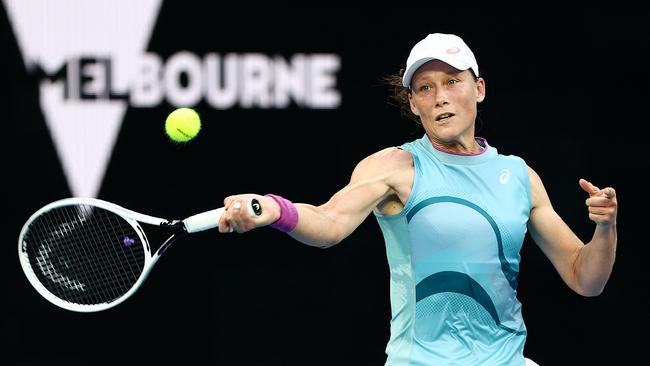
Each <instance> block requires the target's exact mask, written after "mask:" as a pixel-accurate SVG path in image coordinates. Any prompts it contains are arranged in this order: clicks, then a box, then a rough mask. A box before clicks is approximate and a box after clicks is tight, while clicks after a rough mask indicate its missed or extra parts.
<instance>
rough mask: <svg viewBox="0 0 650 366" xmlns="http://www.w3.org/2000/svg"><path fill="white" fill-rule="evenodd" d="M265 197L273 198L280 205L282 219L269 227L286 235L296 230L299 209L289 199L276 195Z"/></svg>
mask: <svg viewBox="0 0 650 366" xmlns="http://www.w3.org/2000/svg"><path fill="white" fill-rule="evenodd" d="M265 196H267V197H271V198H273V199H274V200H275V202H277V203H278V205H280V218H279V219H277V220H276V221H275V222H274V223H272V224H271V225H269V226H271V227H272V228H274V229H278V230H280V231H282V232H285V233H288V232H290V231H292V230H293V229H295V228H296V225H298V209H296V206H294V205H293V203H292V202H291V201H289V200H288V199H286V198H284V197H280V196H278V195H275V194H267V195H265Z"/></svg>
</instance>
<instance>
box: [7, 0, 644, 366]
mask: <svg viewBox="0 0 650 366" xmlns="http://www.w3.org/2000/svg"><path fill="white" fill-rule="evenodd" d="M405 9H406V5H403V4H400V5H399V6H396V7H394V8H389V9H384V10H383V11H382V12H381V13H380V12H377V13H375V14H371V13H369V12H365V11H349V10H343V9H331V8H328V7H325V6H321V7H319V6H315V7H314V8H313V9H309V10H307V9H295V10H292V12H291V13H289V14H287V12H288V10H286V9H285V10H281V9H270V8H266V9H255V8H254V7H252V6H251V7H250V8H248V9H246V8H245V7H241V8H239V9H236V10H233V9H222V7H221V5H220V3H218V2H195V3H190V2H186V1H182V2H180V1H179V2H171V1H169V2H164V3H163V4H162V6H161V8H160V12H159V14H158V17H157V21H156V23H155V28H154V30H153V33H152V36H151V40H150V42H149V45H148V47H147V51H149V52H155V53H157V54H159V55H161V57H163V59H164V58H165V57H167V56H169V55H171V54H174V53H176V52H178V51H180V50H189V51H191V52H193V53H195V54H197V55H204V54H206V53H208V52H217V53H228V52H234V53H247V52H257V53H263V54H267V55H291V54H294V53H306V54H310V53H332V54H338V55H340V58H341V67H340V70H339V71H338V72H337V74H336V77H337V78H336V82H337V85H336V87H337V89H338V90H339V91H340V92H341V96H342V100H341V105H340V107H339V108H336V109H307V108H300V107H298V106H295V105H294V106H292V107H291V108H288V109H273V108H271V109H261V108H254V109H244V108H239V107H234V108H230V109H226V110H217V109H214V108H211V107H210V106H209V105H208V104H207V103H205V102H204V101H202V102H201V103H199V104H197V105H195V106H194V107H195V108H196V109H197V110H198V111H199V112H200V113H201V115H202V119H203V122H204V128H203V131H202V132H201V134H200V135H199V137H197V139H196V140H194V141H192V142H191V143H190V144H188V145H184V146H176V145H172V144H170V143H169V142H168V141H167V140H166V138H165V136H164V134H163V132H162V126H163V122H164V118H165V116H166V115H167V113H169V111H171V109H173V107H174V106H172V105H170V104H167V103H163V104H161V105H160V106H157V107H156V108H135V107H133V108H129V109H128V110H127V112H126V114H125V116H124V118H123V124H122V127H121V130H120V133H119V136H118V139H117V142H116V145H115V147H114V149H113V153H112V156H111V160H110V164H109V166H108V168H107V171H106V176H105V178H104V180H103V183H102V185H101V189H100V192H99V194H98V197H99V198H102V199H106V200H109V201H112V202H115V203H118V204H121V205H123V206H126V207H129V208H131V209H133V210H136V211H139V212H143V213H148V214H151V215H155V216H161V217H183V216H187V215H190V214H193V213H197V212H200V211H203V210H207V209H210V208H215V207H218V206H221V204H222V200H223V198H224V197H225V196H227V195H229V194H234V193H241V192H257V193H271V192H272V193H277V194H281V195H284V196H286V197H288V198H290V199H291V200H293V201H296V202H309V203H313V204H320V203H324V202H325V201H326V200H327V199H328V198H329V197H330V196H331V195H332V194H333V193H334V192H336V191H337V190H338V189H339V188H341V187H343V186H344V185H345V184H346V183H347V181H348V179H349V177H350V173H351V172H352V169H353V168H354V166H355V165H356V163H357V162H358V161H359V160H360V159H362V158H363V157H365V156H367V155H369V154H371V153H372V152H374V151H377V150H379V149H382V148H384V147H387V146H393V145H399V144H401V143H403V142H406V141H410V140H413V139H415V138H418V137H420V136H421V134H422V131H421V130H418V128H417V126H415V125H414V124H413V123H412V122H410V121H407V120H404V119H402V118H401V117H400V115H399V112H398V110H397V109H396V108H395V107H393V106H391V105H389V103H388V95H389V91H388V89H387V88H386V87H385V86H383V85H382V83H381V78H382V77H383V76H385V75H386V74H388V73H392V72H395V71H397V70H398V69H399V68H400V67H402V66H403V64H404V62H405V60H406V58H407V56H408V52H409V51H410V48H411V47H412V45H413V44H414V43H415V42H417V41H418V40H420V39H421V38H423V37H424V36H425V35H426V34H428V33H432V32H449V33H456V34H458V35H461V36H462V37H463V38H464V39H465V40H466V41H467V43H468V44H469V45H470V47H471V48H472V49H473V50H474V52H475V54H476V55H477V58H478V62H479V66H480V68H481V72H482V74H483V77H484V78H485V79H486V82H487V99H486V100H485V102H484V103H483V104H481V105H480V117H481V120H482V128H481V130H480V131H479V132H478V134H479V135H481V136H484V137H486V138H487V139H488V141H489V142H490V144H491V145H493V146H496V147H497V148H498V149H499V152H501V153H504V154H514V155H518V156H521V157H523V158H524V159H525V160H526V161H527V162H528V164H529V165H530V166H531V167H533V168H534V169H535V170H536V171H537V172H538V173H539V174H540V176H541V177H542V179H543V181H544V183H545V186H546V189H547V190H548V192H549V195H550V197H551V199H552V201H553V203H554V207H555V209H556V210H557V211H558V212H559V213H560V215H561V216H562V217H563V218H564V219H565V221H566V222H567V223H568V224H569V225H570V226H571V227H572V228H573V229H574V231H575V232H576V234H577V235H578V236H579V237H580V238H581V239H583V240H584V241H588V240H589V239H590V238H591V235H592V233H593V228H594V225H593V223H592V222H591V221H589V220H588V217H587V213H586V209H585V206H584V200H585V199H586V195H585V194H584V193H583V192H582V191H581V189H580V187H579V186H578V179H579V178H581V177H584V178H587V179H589V180H591V181H593V182H594V183H595V184H596V185H599V186H607V185H610V186H613V187H615V188H616V189H617V191H618V197H619V202H620V209H619V222H618V229H619V246H618V254H617V262H616V265H615V268H614V271H613V274H612V277H611V279H610V282H609V283H608V285H607V287H606V289H605V291H604V292H603V294H601V295H600V296H598V297H594V298H585V297H581V296H579V295H577V294H575V293H573V292H572V291H571V290H570V289H569V288H568V287H566V285H565V284H564V283H563V282H562V280H561V279H560V277H559V276H558V275H557V273H556V272H555V270H554V268H553V267H552V265H551V264H550V262H549V261H548V260H547V259H546V258H545V257H544V255H543V254H542V253H541V251H540V250H539V249H538V248H537V247H536V246H535V244H534V243H533V242H532V241H531V240H530V238H527V239H526V241H525V243H524V246H523V249H522V264H521V273H520V278H519V293H518V294H519V298H520V300H521V302H522V303H523V314H524V317H525V320H526V324H527V327H528V333H529V336H528V342H527V344H526V354H527V355H528V357H530V358H532V359H534V360H536V361H537V362H538V363H540V364H541V365H545V366H548V365H609V364H613V363H615V362H617V361H620V360H621V359H628V360H634V362H630V364H639V363H638V362H640V360H642V359H643V358H644V356H643V354H644V347H645V346H646V345H647V344H648V340H649V339H648V335H647V329H648V327H649V326H650V324H649V323H648V306H649V305H650V302H649V300H648V296H647V291H648V275H647V271H646V270H645V268H646V267H645V265H646V260H647V256H648V254H649V253H648V250H647V240H646V236H645V235H642V230H643V228H642V225H643V224H644V222H645V216H646V209H645V206H646V205H643V203H644V201H645V199H646V196H647V187H645V186H646V184H645V182H644V180H643V178H641V177H640V176H639V175H640V174H641V172H643V171H644V170H646V169H645V168H646V166H647V164H646V163H645V158H644V155H643V154H645V151H646V149H647V147H646V143H645V142H646V139H647V137H646V135H645V132H643V131H644V130H645V127H646V124H647V122H648V117H647V114H646V109H647V102H648V97H649V96H650V93H649V92H648V90H650V89H649V88H648V81H649V80H648V72H647V65H648V64H649V62H648V61H649V60H648V56H647V55H648V52H650V47H649V46H650V44H649V42H648V38H647V36H648V31H647V24H648V21H650V13H648V12H647V11H642V10H640V9H632V8H627V7H622V6H619V7H609V6H608V7H605V6H597V5H591V6H589V7H586V8H582V9H581V10H580V11H574V12H568V11H561V12H560V11H558V10H557V8H554V9H551V8H531V9H529V10H520V9H512V8H507V7H505V6H502V7H489V8H488V7H484V8H480V9H479V8H470V7H467V8H464V9H451V8H448V7H443V8H441V7H438V6H437V5H436V4H433V3H432V4H431V8H426V7H423V8H421V9H411V10H409V11H407V10H405ZM294 11H295V12H294ZM18 47H19V46H18V43H17V41H16V37H15V35H14V32H13V29H12V27H11V25H10V22H9V20H8V16H7V11H6V9H5V8H4V7H1V8H0V50H1V57H0V59H1V62H2V63H1V67H0V75H1V76H0V80H2V88H1V89H0V93H2V94H1V98H0V105H1V106H2V107H3V108H2V111H3V117H2V124H3V131H4V138H3V140H4V141H3V144H2V146H3V150H4V149H6V151H4V154H3V156H4V159H3V162H4V169H3V179H2V181H3V182H4V183H3V186H4V187H5V188H4V192H5V193H4V196H5V199H3V203H4V204H3V212H4V213H3V217H4V222H3V225H2V226H3V230H2V235H3V237H2V240H1V241H0V243H2V245H1V250H2V252H1V254H0V261H1V262H0V271H1V273H2V275H1V276H0V285H1V287H2V289H3V290H2V293H3V294H2V300H0V314H1V315H0V337H2V339H1V341H0V348H3V349H4V350H3V351H2V352H1V353H0V364H6V365H37V364H43V363H44V362H47V363H48V364H50V365H113V364H117V363H121V364H124V363H125V362H126V363H127V364H136V363H141V362H142V363H147V364H157V365H171V364H192V365H208V364H210V365H382V364H383V362H384V360H385V354H384V347H385V344H386V342H387V340H388V336H389V332H388V329H389V319H390V308H389V302H388V295H389V293H388V267H387V263H386V255H385V249H384V246H383V241H382V237H381V233H380V231H379V227H378V226H377V224H376V221H375V220H374V218H372V217H370V218H368V219H367V220H366V221H365V222H364V223H363V224H362V225H361V226H360V227H359V229H358V230H357V231H355V232H354V233H353V234H352V235H351V236H349V237H348V238H347V239H346V240H345V241H343V242H342V243H340V244H339V245H337V246H335V247H334V248H331V249H329V250H319V249H315V248H311V247H308V246H304V245H300V244H299V243H297V242H295V241H293V240H291V239H290V238H289V237H288V236H286V235H284V234H281V233H279V232H277V231H274V230H272V229H268V228H265V229H260V230H256V231H253V232H250V233H248V234H245V235H237V234H231V235H220V234H218V233H217V232H215V231H212V232H205V233H200V234H197V235H196V236H195V237H193V238H191V239H189V240H185V241H183V242H182V244H181V243H179V244H178V245H177V246H174V247H172V248H171V249H170V251H168V252H167V254H166V255H165V256H164V257H163V258H162V259H161V261H160V262H158V264H157V266H156V268H155V269H154V271H153V272H152V273H151V275H150V277H149V279H148V280H147V281H146V282H145V284H144V285H143V287H142V288H141V289H140V291H139V292H138V293H136V294H135V295H134V296H133V297H132V298H131V299H129V300H127V302H125V303H123V304H121V305H120V306H118V307H116V308H113V309H110V310H108V311H105V312H101V313H90V314H83V313H74V312H69V311H66V310H62V309H60V308H58V307H55V306H53V305H51V304H50V303H48V302H47V301H45V300H44V299H42V298H41V297H40V295H38V294H37V293H36V291H35V290H34V289H33V288H32V287H31V285H30V284H29V283H28V281H27V280H26V278H25V276H24V275H23V273H22V271H21V269H20V264H19V262H18V257H17V250H16V249H17V238H18V234H19V232H20V229H21V226H22V224H23V223H24V222H25V220H26V219H27V218H28V217H29V216H30V215H31V214H32V213H33V212H34V211H36V210H37V209H38V208H40V207H41V206H43V205H44V204H46V203H48V202H50V201H52V200H55V199H59V198H63V197H68V196H70V195H71V191H70V188H69V187H68V185H67V182H66V179H65V176H64V174H63V170H62V167H61V163H60V161H59V159H58V158H57V154H56V151H55V148H54V145H53V141H52V138H51V137H50V134H49V132H48V129H47V126H46V123H45V119H44V115H43V113H42V111H41V109H40V106H39V86H38V85H39V79H38V78H36V77H35V76H34V75H33V74H31V73H28V72H27V71H26V67H25V65H24V62H23V60H22V57H21V54H20V52H19V48H18ZM127 177H128V178H127ZM635 183H636V184H635Z"/></svg>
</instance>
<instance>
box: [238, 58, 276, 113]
mask: <svg viewBox="0 0 650 366" xmlns="http://www.w3.org/2000/svg"><path fill="white" fill-rule="evenodd" d="M241 71H242V88H241V93H242V94H241V100H240V102H239V103H240V104H241V106H242V107H244V108H250V107H252V106H253V105H255V104H257V105H258V106H260V107H262V108H268V107H269V105H270V104H271V103H270V102H271V97H270V95H269V94H270V90H269V89H270V88H269V86H270V85H269V84H270V79H271V78H270V71H271V70H270V66H269V60H268V58H267V57H266V56H265V55H261V54H248V55H245V56H243V65H242V69H241Z"/></svg>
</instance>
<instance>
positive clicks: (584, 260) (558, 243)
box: [528, 167, 618, 296]
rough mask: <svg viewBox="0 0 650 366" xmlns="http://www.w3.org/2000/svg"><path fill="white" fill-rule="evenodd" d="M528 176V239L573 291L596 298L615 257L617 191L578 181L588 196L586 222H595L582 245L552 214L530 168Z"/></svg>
mask: <svg viewBox="0 0 650 366" xmlns="http://www.w3.org/2000/svg"><path fill="white" fill-rule="evenodd" d="M528 173H529V177H530V186H531V192H532V200H533V203H532V208H531V212H530V220H529V223H528V227H529V231H530V234H531V237H532V238H533V240H534V241H535V243H536V244H537V245H538V246H539V247H540V249H541V250H542V252H544V254H545V255H546V256H547V257H548V259H549V260H550V261H551V263H553V266H554V267H555V269H556V270H557V271H558V273H559V274H560V276H561V277H562V279H563V280H564V282H565V283H566V284H567V285H568V286H569V287H570V288H571V289H572V290H574V291H575V292H577V293H578V294H580V295H583V296H596V295H599V294H600V293H601V292H602V291H603V289H604V288H605V284H606V283H607V281H608V279H609V276H610V274H611V273H612V268H613V266H614V260H615V257H616V240H617V235H616V213H617V208H618V203H617V200H616V191H615V190H614V188H611V187H607V188H603V189H599V188H598V187H596V186H594V185H592V184H591V183H589V182H588V181H586V180H584V179H580V181H579V184H580V187H582V189H583V190H584V191H585V192H587V193H588V194H589V198H588V199H587V201H586V205H587V208H588V212H589V219H591V220H592V221H594V222H595V223H596V229H595V230H594V235H593V237H592V238H591V241H589V242H588V243H587V244H585V243H583V242H582V241H581V240H580V239H579V238H578V237H577V236H576V235H575V233H574V232H573V231H572V230H571V229H570V228H569V227H568V225H567V224H566V223H565V222H564V221H563V220H562V218H561V217H560V216H559V215H558V214H557V213H556V212H555V210H554V209H553V206H552V204H551V201H550V199H549V197H548V194H547V193H546V189H545V188H544V185H543V184H542V181H541V179H540V177H539V175H537V173H536V172H535V171H534V170H533V169H531V168H530V167H529V168H528Z"/></svg>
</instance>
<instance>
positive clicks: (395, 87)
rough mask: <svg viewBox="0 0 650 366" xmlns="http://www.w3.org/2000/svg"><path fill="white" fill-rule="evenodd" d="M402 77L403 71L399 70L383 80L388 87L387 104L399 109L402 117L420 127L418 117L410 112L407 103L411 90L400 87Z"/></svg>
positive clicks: (409, 106)
mask: <svg viewBox="0 0 650 366" xmlns="http://www.w3.org/2000/svg"><path fill="white" fill-rule="evenodd" d="M403 75H404V69H400V70H399V71H398V72H396V73H394V74H389V75H386V76H385V77H384V78H383V81H384V83H385V84H386V85H388V87H389V88H390V92H391V94H390V100H389V102H388V104H391V105H393V106H396V107H397V108H399V111H400V115H401V116H402V117H405V118H407V119H410V120H413V121H415V122H416V123H417V124H418V125H421V124H422V122H421V121H420V117H418V116H416V115H415V114H413V112H411V104H410V103H409V94H411V90H410V89H409V88H407V87H405V86H404V85H402V76H403Z"/></svg>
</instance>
